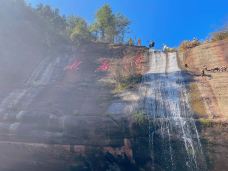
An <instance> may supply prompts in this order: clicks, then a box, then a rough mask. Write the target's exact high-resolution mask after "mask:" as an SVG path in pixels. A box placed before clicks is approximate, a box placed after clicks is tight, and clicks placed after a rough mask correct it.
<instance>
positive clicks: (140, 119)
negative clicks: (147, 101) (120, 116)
mask: <svg viewBox="0 0 228 171" xmlns="http://www.w3.org/2000/svg"><path fill="white" fill-rule="evenodd" d="M133 119H134V121H135V122H136V123H137V124H138V125H142V124H143V123H145V121H146V116H145V113H144V112H142V111H137V112H135V113H133Z"/></svg>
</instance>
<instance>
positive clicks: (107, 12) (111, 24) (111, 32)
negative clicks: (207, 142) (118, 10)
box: [91, 4, 130, 43]
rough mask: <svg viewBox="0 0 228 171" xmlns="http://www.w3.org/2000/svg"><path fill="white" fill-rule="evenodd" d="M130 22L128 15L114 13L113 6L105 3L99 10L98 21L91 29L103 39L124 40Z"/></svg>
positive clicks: (107, 40)
mask: <svg viewBox="0 0 228 171" xmlns="http://www.w3.org/2000/svg"><path fill="white" fill-rule="evenodd" d="M129 24H130V21H129V20H128V19H127V18H126V17H124V16H123V15H121V14H116V15H115V14H113V12H112V9H111V7H110V6H109V5H107V4H105V5H104V6H103V7H102V8H100V9H99V10H98V11H97V14H96V22H95V23H94V24H93V25H92V27H91V31H92V32H93V33H95V35H96V36H97V37H98V39H100V40H101V41H105V42H110V43H113V42H123V40H124V36H125V33H126V32H127V30H128V26H129Z"/></svg>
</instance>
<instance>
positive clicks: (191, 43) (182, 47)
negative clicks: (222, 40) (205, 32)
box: [179, 39, 201, 51]
mask: <svg viewBox="0 0 228 171" xmlns="http://www.w3.org/2000/svg"><path fill="white" fill-rule="evenodd" d="M200 44H201V43H200V41H199V40H198V39H193V40H185V41H183V42H182V43H181V45H180V46H179V50H181V51H185V50H187V49H191V48H194V47H196V46H199V45H200Z"/></svg>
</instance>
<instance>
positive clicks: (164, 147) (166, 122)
mask: <svg viewBox="0 0 228 171" xmlns="http://www.w3.org/2000/svg"><path fill="white" fill-rule="evenodd" d="M149 57H150V68H149V71H148V72H147V73H146V74H145V75H144V77H143V81H142V86H141V88H140V91H141V93H142V96H143V98H142V99H143V100H142V102H141V103H142V104H141V110H143V111H144V113H145V114H146V116H147V118H148V120H149V129H148V130H149V143H150V144H149V145H150V146H152V147H151V150H152V152H151V156H152V158H153V161H154V162H155V163H156V165H160V166H161V167H162V169H163V170H192V171H197V170H200V171H201V170H205V169H206V167H205V162H204V157H203V152H202V148H201V143H200V139H199V135H198V131H197V128H196V125H195V121H194V118H193V112H192V111H191V108H190V106H189V101H188V94H187V90H186V85H185V81H186V77H185V75H184V74H186V73H183V72H182V71H181V70H180V68H179V67H178V63H177V54H176V53H164V52H151V53H150V56H149ZM154 162H153V163H154ZM155 170H158V169H156V168H155Z"/></svg>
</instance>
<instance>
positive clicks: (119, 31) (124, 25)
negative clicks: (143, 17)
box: [115, 13, 130, 42]
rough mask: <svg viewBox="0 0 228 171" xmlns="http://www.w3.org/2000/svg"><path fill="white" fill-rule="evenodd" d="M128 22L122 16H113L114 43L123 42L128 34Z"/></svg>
mask: <svg viewBox="0 0 228 171" xmlns="http://www.w3.org/2000/svg"><path fill="white" fill-rule="evenodd" d="M129 24H130V21H129V19H128V18H126V17H125V16H123V15H122V14H119V13H118V14H116V15H115V27H116V42H123V41H124V38H125V34H126V33H127V32H128V29H129Z"/></svg>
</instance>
